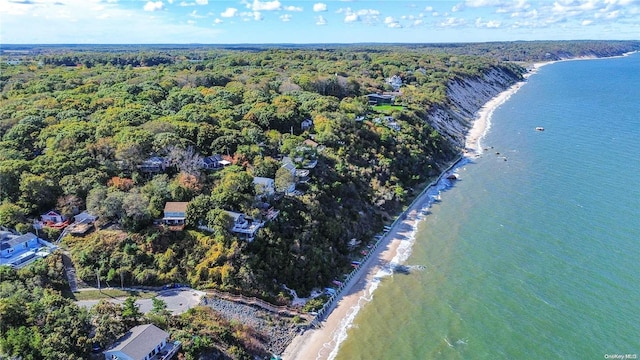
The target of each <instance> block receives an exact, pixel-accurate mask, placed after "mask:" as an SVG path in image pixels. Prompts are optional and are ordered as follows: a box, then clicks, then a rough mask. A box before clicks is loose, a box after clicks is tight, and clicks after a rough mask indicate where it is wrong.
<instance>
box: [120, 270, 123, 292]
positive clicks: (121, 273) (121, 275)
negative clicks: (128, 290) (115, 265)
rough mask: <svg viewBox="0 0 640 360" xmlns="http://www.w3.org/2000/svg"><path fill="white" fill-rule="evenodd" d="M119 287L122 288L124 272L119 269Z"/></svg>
mask: <svg viewBox="0 0 640 360" xmlns="http://www.w3.org/2000/svg"><path fill="white" fill-rule="evenodd" d="M120 288H121V289H124V273H123V272H122V270H120Z"/></svg>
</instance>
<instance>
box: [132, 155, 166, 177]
mask: <svg viewBox="0 0 640 360" xmlns="http://www.w3.org/2000/svg"><path fill="white" fill-rule="evenodd" d="M167 165H168V163H167V160H166V159H164V158H161V157H158V156H153V157H150V158H148V159H147V160H145V161H143V162H142V164H140V165H138V169H139V170H140V171H141V172H143V173H150V174H158V173H161V172H164V171H165V170H166V169H167Z"/></svg>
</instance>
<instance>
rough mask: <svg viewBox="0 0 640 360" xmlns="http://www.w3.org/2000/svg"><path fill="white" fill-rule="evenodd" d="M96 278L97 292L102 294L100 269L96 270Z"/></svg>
mask: <svg viewBox="0 0 640 360" xmlns="http://www.w3.org/2000/svg"><path fill="white" fill-rule="evenodd" d="M96 278H98V291H99V292H101V293H102V289H100V269H98V270H96Z"/></svg>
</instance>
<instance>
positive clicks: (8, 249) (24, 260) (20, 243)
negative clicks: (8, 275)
mask: <svg viewBox="0 0 640 360" xmlns="http://www.w3.org/2000/svg"><path fill="white" fill-rule="evenodd" d="M55 249H57V247H56V246H55V245H53V244H50V243H48V242H46V241H44V240H42V239H39V238H38V237H37V236H36V235H34V234H33V233H26V234H24V235H15V234H13V233H11V232H8V231H0V265H9V266H11V267H14V268H21V267H24V266H26V265H28V264H30V263H32V262H34V261H36V260H37V259H40V258H43V257H46V256H47V255H49V254H50V253H51V251H53V250H55Z"/></svg>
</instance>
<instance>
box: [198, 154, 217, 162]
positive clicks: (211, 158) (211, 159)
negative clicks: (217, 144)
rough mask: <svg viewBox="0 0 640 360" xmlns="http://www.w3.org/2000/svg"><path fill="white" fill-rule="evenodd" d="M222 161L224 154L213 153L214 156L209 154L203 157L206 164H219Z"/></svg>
mask: <svg viewBox="0 0 640 360" xmlns="http://www.w3.org/2000/svg"><path fill="white" fill-rule="evenodd" d="M221 161H222V156H220V155H218V154H216V155H212V156H207V157H205V158H203V159H202V162H204V163H205V164H218V163H220V162H221Z"/></svg>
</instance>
